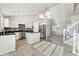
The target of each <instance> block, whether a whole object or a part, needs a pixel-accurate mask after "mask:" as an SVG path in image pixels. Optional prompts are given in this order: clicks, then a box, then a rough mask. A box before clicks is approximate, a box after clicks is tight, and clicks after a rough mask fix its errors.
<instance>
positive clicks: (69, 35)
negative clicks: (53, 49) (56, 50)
mask: <svg viewBox="0 0 79 59" xmlns="http://www.w3.org/2000/svg"><path fill="white" fill-rule="evenodd" d="M63 42H64V43H65V44H68V45H70V46H72V47H73V48H72V53H73V54H76V55H79V15H77V16H73V17H72V18H71V25H70V26H68V27H67V28H65V29H64V30H63Z"/></svg>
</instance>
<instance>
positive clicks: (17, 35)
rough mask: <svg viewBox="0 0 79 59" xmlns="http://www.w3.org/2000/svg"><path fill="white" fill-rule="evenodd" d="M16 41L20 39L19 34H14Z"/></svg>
mask: <svg viewBox="0 0 79 59" xmlns="http://www.w3.org/2000/svg"><path fill="white" fill-rule="evenodd" d="M15 34H16V40H19V39H20V33H19V32H16V33H15Z"/></svg>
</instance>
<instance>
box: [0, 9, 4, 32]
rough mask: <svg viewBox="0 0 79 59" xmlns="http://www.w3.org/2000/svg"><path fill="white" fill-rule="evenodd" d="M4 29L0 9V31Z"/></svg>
mask: <svg viewBox="0 0 79 59" xmlns="http://www.w3.org/2000/svg"><path fill="white" fill-rule="evenodd" d="M3 29H4V19H3V13H2V11H1V9H0V31H3Z"/></svg>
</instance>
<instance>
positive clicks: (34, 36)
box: [26, 32, 40, 44]
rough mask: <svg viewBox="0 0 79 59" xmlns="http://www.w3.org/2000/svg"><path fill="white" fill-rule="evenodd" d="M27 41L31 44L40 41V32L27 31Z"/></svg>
mask: <svg viewBox="0 0 79 59" xmlns="http://www.w3.org/2000/svg"><path fill="white" fill-rule="evenodd" d="M26 38H27V39H26V41H27V43H29V44H34V43H36V42H39V41H40V33H39V32H37V33H26Z"/></svg>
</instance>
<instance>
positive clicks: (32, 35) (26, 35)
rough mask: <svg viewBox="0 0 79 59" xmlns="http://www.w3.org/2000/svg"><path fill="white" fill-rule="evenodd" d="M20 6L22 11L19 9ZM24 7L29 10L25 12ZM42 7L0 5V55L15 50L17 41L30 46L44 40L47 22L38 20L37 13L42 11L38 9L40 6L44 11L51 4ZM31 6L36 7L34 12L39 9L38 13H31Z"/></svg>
mask: <svg viewBox="0 0 79 59" xmlns="http://www.w3.org/2000/svg"><path fill="white" fill-rule="evenodd" d="M10 5H11V6H10ZM20 5H21V6H22V8H24V10H23V9H22V8H20V7H19V6H20ZM24 5H26V8H28V6H29V7H31V8H29V9H27V12H26V8H25V7H24ZM42 5H43V4H42ZM42 5H41V4H37V6H36V4H5V3H3V4H0V55H2V54H5V53H8V52H11V51H15V50H17V49H16V48H17V46H16V43H17V41H19V40H25V41H27V43H28V44H30V45H31V44H35V43H37V42H40V41H41V40H46V37H47V36H46V34H47V30H48V27H47V21H46V20H42V18H41V20H40V18H39V17H38V14H37V13H39V12H40V11H42V10H41V9H40V8H39V7H40V6H41V7H42V9H43V10H44V9H45V8H47V7H48V6H50V5H51V6H52V4H45V5H46V6H45V5H44V6H42ZM14 6H16V7H14ZM33 6H36V7H34V8H36V10H37V9H38V8H39V9H38V10H39V11H37V12H34V13H33V11H35V10H34V9H33V8H32V7H33ZM38 6H39V7H38ZM17 7H18V8H19V10H18V8H17ZM37 7H38V8H37ZM31 9H33V10H31ZM36 14H37V15H36ZM46 28H47V30H46ZM49 29H50V28H49ZM48 31H49V30H48ZM48 33H49V32H48ZM49 35H50V34H49ZM49 35H48V36H49Z"/></svg>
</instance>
